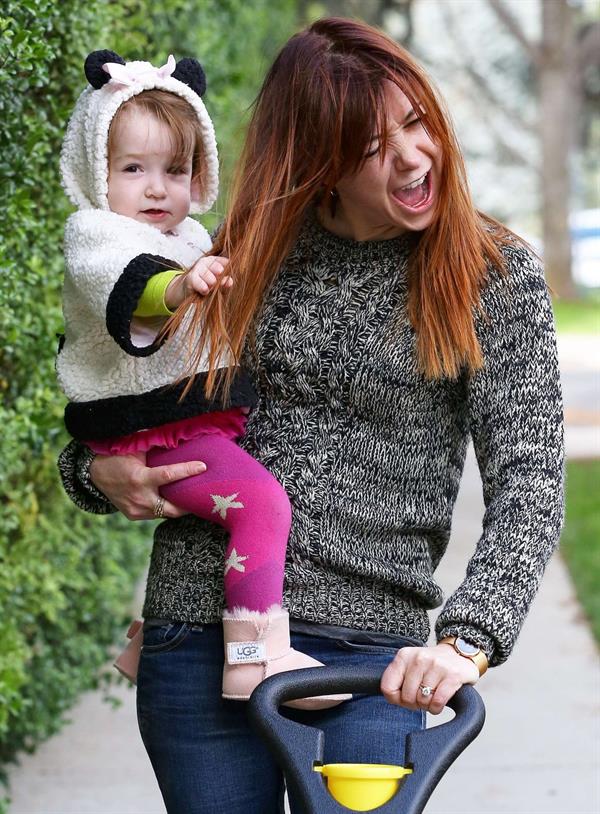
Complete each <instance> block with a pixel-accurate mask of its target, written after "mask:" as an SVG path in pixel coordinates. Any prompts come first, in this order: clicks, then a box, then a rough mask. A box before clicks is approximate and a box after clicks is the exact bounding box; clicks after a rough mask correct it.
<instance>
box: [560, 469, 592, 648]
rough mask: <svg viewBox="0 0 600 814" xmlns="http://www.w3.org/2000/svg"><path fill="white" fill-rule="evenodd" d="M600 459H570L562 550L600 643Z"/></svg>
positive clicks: (580, 599) (579, 596) (578, 594)
mask: <svg viewBox="0 0 600 814" xmlns="http://www.w3.org/2000/svg"><path fill="white" fill-rule="evenodd" d="M599 489H600V461H568V462H567V506H566V519H565V528H564V531H563V534H562V538H561V550H562V554H563V557H564V558H565V561H566V563H567V565H568V567H569V570H570V572H571V576H572V578H573V583H574V585H575V590H576V591H577V596H578V598H579V601H580V602H581V604H582V606H583V609H584V611H585V613H586V615H587V617H588V619H589V621H590V624H591V627H592V631H593V633H594V635H595V637H596V641H597V642H598V643H599V644H600V593H599V592H598V585H599V584H600V510H599V508H598V491H599Z"/></svg>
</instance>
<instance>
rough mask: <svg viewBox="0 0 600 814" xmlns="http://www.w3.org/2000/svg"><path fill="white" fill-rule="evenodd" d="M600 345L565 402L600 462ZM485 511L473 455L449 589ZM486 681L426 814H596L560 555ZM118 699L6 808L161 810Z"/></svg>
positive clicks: (91, 697)
mask: <svg viewBox="0 0 600 814" xmlns="http://www.w3.org/2000/svg"><path fill="white" fill-rule="evenodd" d="M599 344H600V340H597V339H595V338H593V339H589V341H586V340H585V339H579V340H577V341H575V342H571V341H570V338H569V341H568V342H566V343H564V344H563V343H561V367H562V369H563V383H564V386H565V405H566V406H567V407H569V405H572V406H573V408H576V407H577V409H579V407H578V405H579V404H580V402H581V400H582V398H583V401H584V404H583V407H582V408H581V409H585V411H586V412H585V419H586V420H585V423H576V422H572V423H571V424H570V425H569V427H568V430H567V452H568V454H569V455H570V456H572V457H582V456H586V457H587V456H590V455H591V456H593V457H600V400H599V399H597V398H596V395H597V387H598V382H599V377H598V371H599V370H600V353H595V351H596V350H597V345H599ZM594 355H595V360H596V361H593V356H594ZM582 367H583V368H584V371H582ZM582 372H585V374H586V376H587V378H586V383H585V385H582V379H580V378H578V380H577V381H578V389H577V393H576V394H575V392H574V388H571V387H570V384H569V376H570V375H571V374H575V375H577V376H578V377H579V374H580V373H582ZM582 387H583V391H582ZM582 392H584V393H585V394H584V395H583V396H582ZM594 394H596V395H594ZM580 415H581V414H580ZM482 514H483V505H482V500H481V486H480V481H479V475H478V472H477V467H476V464H475V461H474V456H473V454H472V451H470V452H469V456H468V460H467V465H466V468H465V474H464V477H463V481H462V484H461V491H460V495H459V500H458V502H457V506H456V509H455V513H454V519H453V534H452V540H451V543H450V546H449V551H448V554H447V556H446V558H445V559H444V561H443V563H442V566H441V567H440V569H439V571H438V572H437V573H438V578H439V580H440V583H441V584H442V587H443V588H444V590H445V591H446V592H449V591H451V590H452V588H453V587H454V586H455V585H457V584H458V582H459V581H460V579H461V578H462V574H464V570H465V566H466V563H467V561H468V558H469V556H470V554H471V553H472V551H473V548H474V545H475V543H476V541H477V538H478V536H479V534H480V531H481V517H482ZM478 688H479V690H480V692H481V694H482V696H483V698H484V701H485V703H486V707H487V710H488V715H487V721H486V725H485V727H484V729H483V731H482V733H481V735H480V736H479V737H478V739H477V740H476V741H475V742H474V743H473V744H472V745H471V746H470V747H469V748H468V749H467V751H466V752H465V753H464V754H463V755H462V756H461V757H460V758H459V759H458V761H457V762H456V763H455V765H454V767H453V768H452V771H450V772H449V773H448V774H447V775H446V776H445V777H444V779H443V780H442V782H441V783H440V785H439V786H438V788H437V789H436V791H435V792H434V794H433V796H432V798H431V801H430V803H429V804H428V806H427V814H475V813H476V814H483V812H489V813H490V814H500V812H506V814H592V812H595V813H596V814H597V813H598V811H600V788H599V778H600V660H599V658H598V649H597V647H596V645H595V642H594V641H593V639H592V637H591V634H590V632H589V628H588V626H587V623H586V621H585V619H584V618H583V615H582V612H581V608H580V606H579V604H578V602H577V600H576V598H575V595H574V592H573V588H572V585H571V582H570V579H569V576H568V574H567V571H566V568H565V566H564V564H563V562H562V560H561V558H560V555H555V556H554V558H553V559H552V561H551V563H550V565H549V567H548V569H547V572H546V575H545V577H544V580H543V582H542V587H541V589H540V592H539V595H538V597H537V598H536V600H535V602H534V605H533V608H532V610H531V613H530V614H529V617H528V619H527V621H526V624H525V627H524V629H523V633H522V635H521V637H520V639H519V641H518V643H517V646H516V649H515V652H514V654H513V655H512V656H511V659H510V660H509V662H508V663H507V664H505V665H503V666H502V667H501V668H499V669H497V670H490V671H489V672H488V673H487V675H486V676H485V677H484V678H483V679H482V681H481V682H480V684H479V685H478ZM114 694H116V695H118V696H119V697H121V698H122V700H123V705H122V707H121V708H120V709H118V710H113V709H112V708H111V707H110V706H109V705H107V704H105V703H102V701H101V697H100V693H89V694H87V695H86V696H84V697H83V698H82V699H81V701H80V702H79V703H78V704H77V706H76V707H74V709H73V710H72V713H71V716H70V717H71V719H72V721H73V722H72V723H71V724H70V725H69V726H67V727H66V728H65V729H64V730H63V732H61V733H59V734H58V735H56V736H55V737H53V738H52V739H50V740H49V741H48V742H47V743H45V744H43V745H42V746H41V747H40V749H39V750H38V751H37V752H36V754H34V755H26V756H24V757H23V758H22V761H21V765H20V766H19V767H17V768H15V769H14V770H12V771H11V773H10V777H11V784H12V798H13V802H12V805H11V807H10V814H165V809H164V806H163V804H162V801H161V798H160V794H159V792H158V789H157V787H156V782H155V780H154V776H153V774H152V771H151V769H150V765H149V763H148V761H147V758H146V755H145V753H144V750H143V746H142V744H141V741H140V739H139V736H138V732H137V725H136V721H135V701H134V694H133V692H132V691H131V690H129V689H128V688H125V687H123V688H120V689H119V690H118V691H115V693H114ZM438 722H439V719H436V720H435V721H431V723H432V724H433V723H438ZM181 814H185V812H181ZM210 814H213V813H212V812H210ZM215 814H219V813H217V812H215ZM222 814H227V812H223V813H222Z"/></svg>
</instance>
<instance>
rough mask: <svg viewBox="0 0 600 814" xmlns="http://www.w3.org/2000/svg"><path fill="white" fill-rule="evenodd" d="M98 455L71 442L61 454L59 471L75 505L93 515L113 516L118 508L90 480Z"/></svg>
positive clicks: (65, 488)
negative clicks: (94, 461) (93, 464)
mask: <svg viewBox="0 0 600 814" xmlns="http://www.w3.org/2000/svg"><path fill="white" fill-rule="evenodd" d="M95 457H96V454H95V453H94V452H92V450H91V449H90V448H89V447H86V446H84V445H83V444H80V443H79V442H78V441H71V442H70V443H69V444H67V446H66V447H65V448H64V449H63V451H62V452H61V453H60V455H59V458H58V470H59V472H60V477H61V480H62V484H63V488H64V490H65V492H66V493H67V495H68V496H69V497H70V498H71V500H72V501H73V503H74V504H75V505H76V506H77V507H78V508H80V509H83V510H84V511H86V512H91V513H92V514H112V513H113V512H116V511H117V508H116V507H115V506H113V505H112V503H111V502H110V501H109V500H108V498H107V497H106V495H104V494H103V493H102V492H101V491H100V490H99V489H97V488H96V487H95V486H94V484H93V483H92V480H91V478H90V467H91V465H92V461H93V460H94V458H95Z"/></svg>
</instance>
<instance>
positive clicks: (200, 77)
mask: <svg viewBox="0 0 600 814" xmlns="http://www.w3.org/2000/svg"><path fill="white" fill-rule="evenodd" d="M171 76H172V77H173V79H179V81H180V82H183V83H184V84H186V85H189V87H190V88H191V89H192V90H193V91H194V92H195V93H197V94H198V96H204V94H205V92H206V76H205V74H204V70H203V68H202V65H200V63H199V62H198V60H197V59H192V58H191V57H185V58H184V59H180V60H179V62H178V63H177V65H176V66H175V70H174V71H173V73H172V74H171Z"/></svg>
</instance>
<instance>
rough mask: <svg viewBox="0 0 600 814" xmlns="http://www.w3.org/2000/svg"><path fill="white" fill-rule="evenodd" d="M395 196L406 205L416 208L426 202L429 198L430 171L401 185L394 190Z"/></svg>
mask: <svg viewBox="0 0 600 814" xmlns="http://www.w3.org/2000/svg"><path fill="white" fill-rule="evenodd" d="M394 197H395V198H396V200H397V201H399V202H400V203H403V204H404V205H405V206H410V207H411V208H413V209H414V208H415V207H417V206H421V205H422V204H424V203H425V202H426V201H427V199H428V198H429V172H426V173H425V175H422V176H421V177H420V178H417V180H416V181H413V182H412V183H410V184H406V186H404V187H399V188H398V189H397V190H395V191H394Z"/></svg>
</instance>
